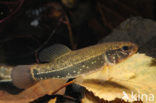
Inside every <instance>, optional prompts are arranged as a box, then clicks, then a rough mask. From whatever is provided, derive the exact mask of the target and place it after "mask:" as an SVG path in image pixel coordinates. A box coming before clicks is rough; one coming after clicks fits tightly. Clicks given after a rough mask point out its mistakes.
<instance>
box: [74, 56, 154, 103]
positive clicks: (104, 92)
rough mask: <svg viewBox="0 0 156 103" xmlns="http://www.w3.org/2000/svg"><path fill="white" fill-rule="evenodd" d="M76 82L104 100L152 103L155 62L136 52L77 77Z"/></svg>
mask: <svg viewBox="0 0 156 103" xmlns="http://www.w3.org/2000/svg"><path fill="white" fill-rule="evenodd" d="M76 83H77V84H80V85H81V86H84V87H85V88H86V89H88V90H89V91H92V92H93V93H94V95H95V96H98V97H99V98H103V99H105V100H109V101H110V100H114V99H115V98H121V99H124V100H126V101H130V102H131V101H140V100H141V101H143V102H150V103H156V100H154V99H155V98H154V96H155V95H156V61H155V59H153V58H151V57H148V56H146V55H144V54H139V53H138V54H135V55H133V56H131V57H129V58H128V59H127V60H125V61H123V62H121V63H119V64H116V65H114V66H112V67H105V68H103V69H102V70H99V71H97V72H94V73H91V74H88V75H85V76H84V75H83V76H81V77H78V78H77V79H76Z"/></svg>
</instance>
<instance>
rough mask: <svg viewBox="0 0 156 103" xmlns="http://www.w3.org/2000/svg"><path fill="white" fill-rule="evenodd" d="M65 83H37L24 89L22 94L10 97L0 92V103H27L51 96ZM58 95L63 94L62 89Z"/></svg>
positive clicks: (63, 81) (59, 80) (56, 80)
mask: <svg viewBox="0 0 156 103" xmlns="http://www.w3.org/2000/svg"><path fill="white" fill-rule="evenodd" d="M65 83H66V80H64V79H48V80H42V81H39V82H38V83H37V84H35V85H34V86H32V87H30V88H28V89H25V90H24V91H23V92H21V93H19V94H17V95H12V94H9V93H7V92H5V91H0V103H29V102H31V101H33V100H35V99H37V98H39V97H41V96H44V95H46V94H52V93H53V92H55V91H56V90H57V89H59V88H60V87H61V86H62V85H64V84H65ZM58 94H64V89H62V90H60V91H59V92H58Z"/></svg>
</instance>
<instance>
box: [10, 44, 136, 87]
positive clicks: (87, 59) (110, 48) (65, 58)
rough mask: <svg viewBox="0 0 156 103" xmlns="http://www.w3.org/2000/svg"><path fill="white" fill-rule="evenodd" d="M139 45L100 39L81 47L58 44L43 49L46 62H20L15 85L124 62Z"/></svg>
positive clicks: (14, 77) (42, 55) (14, 72)
mask: <svg viewBox="0 0 156 103" xmlns="http://www.w3.org/2000/svg"><path fill="white" fill-rule="evenodd" d="M137 50H138V46H137V45H136V44H134V43H131V42H108V43H100V44H96V45H92V46H88V47H85V48H81V49H78V50H70V49H69V48H68V47H67V46H65V45H63V44H55V45H53V46H50V47H48V48H45V49H44V50H43V51H42V52H40V55H39V58H40V59H41V60H42V61H43V62H45V63H43V64H33V65H20V66H16V67H15V68H13V70H12V73H11V78H12V81H13V83H14V84H15V86H17V87H19V88H25V86H27V85H28V86H29V85H30V84H33V83H34V81H39V80H44V79H50V78H60V79H61V78H66V79H68V78H76V77H77V76H80V75H84V74H87V73H89V72H93V71H96V70H98V69H99V68H102V67H104V66H106V65H108V66H112V65H115V64H117V63H120V62H122V61H123V60H125V59H127V58H128V57H130V56H132V55H133V54H135V53H136V52H137Z"/></svg>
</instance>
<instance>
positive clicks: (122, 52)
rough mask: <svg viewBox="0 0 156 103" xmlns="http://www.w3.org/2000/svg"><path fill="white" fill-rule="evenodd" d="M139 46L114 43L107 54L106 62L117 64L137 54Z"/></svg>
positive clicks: (128, 43) (127, 43)
mask: <svg viewBox="0 0 156 103" xmlns="http://www.w3.org/2000/svg"><path fill="white" fill-rule="evenodd" d="M137 50H138V46H137V45H136V44H134V43H131V42H113V43H111V45H110V47H109V49H108V50H106V52H105V57H104V58H105V61H106V62H107V63H111V64H116V63H119V62H121V61H123V60H125V59H127V58H128V57H130V56H132V55H133V54H135V53H136V52H137Z"/></svg>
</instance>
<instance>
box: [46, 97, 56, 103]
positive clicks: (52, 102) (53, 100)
mask: <svg viewBox="0 0 156 103" xmlns="http://www.w3.org/2000/svg"><path fill="white" fill-rule="evenodd" d="M48 103H56V97H55V98H53V99H51V100H50V101H49V102H48Z"/></svg>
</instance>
